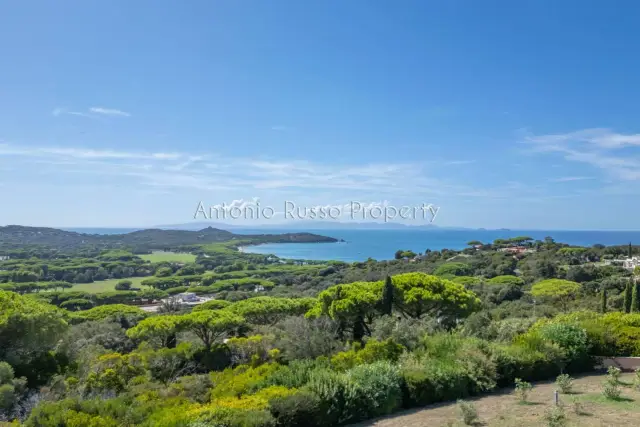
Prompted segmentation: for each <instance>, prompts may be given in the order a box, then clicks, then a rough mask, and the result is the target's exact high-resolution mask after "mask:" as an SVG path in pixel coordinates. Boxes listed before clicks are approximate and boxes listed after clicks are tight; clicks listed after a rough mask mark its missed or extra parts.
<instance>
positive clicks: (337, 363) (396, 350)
mask: <svg viewBox="0 0 640 427" xmlns="http://www.w3.org/2000/svg"><path fill="white" fill-rule="evenodd" d="M403 351H404V347H403V346H401V345H400V344H396V343H395V342H393V340H392V339H387V340H385V341H378V340H376V339H371V340H369V341H367V343H366V345H365V347H364V348H362V349H359V348H358V347H357V345H356V346H354V348H353V349H351V350H349V351H343V352H340V353H338V354H336V355H335V356H333V357H332V358H331V365H332V366H333V367H334V368H335V369H337V370H339V371H344V370H347V369H350V368H353V367H354V366H357V365H361V364H364V363H373V362H377V361H379V360H388V361H392V362H396V361H397V360H398V358H399V357H400V355H401V354H402V352H403Z"/></svg>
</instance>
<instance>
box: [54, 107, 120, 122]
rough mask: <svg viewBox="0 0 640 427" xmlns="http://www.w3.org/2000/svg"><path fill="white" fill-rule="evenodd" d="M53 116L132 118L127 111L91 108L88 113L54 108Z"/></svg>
mask: <svg viewBox="0 0 640 427" xmlns="http://www.w3.org/2000/svg"><path fill="white" fill-rule="evenodd" d="M51 114H52V115H53V116H55V117H59V116H63V115H70V116H79V117H86V118H88V119H96V118H98V117H101V116H102V117H104V116H111V117H131V114H129V113H127V112H126V111H121V110H117V109H115V108H104V107H91V108H89V109H88V110H87V111H73V110H69V109H68V108H62V107H57V108H54V109H53V111H52V112H51Z"/></svg>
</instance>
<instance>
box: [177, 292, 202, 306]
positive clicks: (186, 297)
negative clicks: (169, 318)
mask: <svg viewBox="0 0 640 427" xmlns="http://www.w3.org/2000/svg"><path fill="white" fill-rule="evenodd" d="M176 298H178V301H179V302H181V303H183V304H189V303H194V302H199V301H200V298H198V296H197V295H196V294H194V293H193V292H184V293H182V294H178V295H176Z"/></svg>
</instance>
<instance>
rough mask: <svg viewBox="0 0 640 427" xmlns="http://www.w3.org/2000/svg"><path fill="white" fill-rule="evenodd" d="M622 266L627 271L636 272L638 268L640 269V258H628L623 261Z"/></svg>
mask: <svg viewBox="0 0 640 427" xmlns="http://www.w3.org/2000/svg"><path fill="white" fill-rule="evenodd" d="M622 266H623V267H624V268H626V269H627V270H634V269H635V268H636V267H640V257H637V256H634V257H631V258H627V259H625V260H623V261H622Z"/></svg>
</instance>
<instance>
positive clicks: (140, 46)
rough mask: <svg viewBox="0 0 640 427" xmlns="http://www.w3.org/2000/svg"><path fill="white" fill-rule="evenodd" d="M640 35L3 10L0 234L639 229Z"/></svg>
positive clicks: (307, 16)
mask: <svg viewBox="0 0 640 427" xmlns="http://www.w3.org/2000/svg"><path fill="white" fill-rule="evenodd" d="M639 13H640V4H638V3H637V2H632V1H618V2H616V3H615V7H613V6H612V4H611V3H610V2H604V1H598V2H594V1H569V0H567V1H562V2H558V1H547V0H540V1H535V2H533V1H532V2H513V1H483V2H477V1H471V0H469V1H456V0H450V1H423V0H419V1H403V2H400V3H398V2H390V1H368V0H352V1H348V2H345V1H337V0H323V1H309V2H300V1H281V0H276V1H273V2H266V1H250V2H237V1H216V2H212V1H195V0H193V1H189V2H175V1H157V0H156V1H135V2H125V1H109V2H86V1H79V0H78V1H76V0H67V1H64V2H4V3H3V4H2V5H0V52H2V56H3V59H4V60H3V61H2V62H3V66H2V67H0V191H1V192H2V194H3V196H4V197H3V200H5V204H3V206H2V209H0V224H25V225H48V226H67V227H70V226H151V225H157V224H167V223H182V222H189V221H190V220H192V219H193V216H194V212H195V210H196V208H197V205H198V203H199V202H200V201H202V202H203V203H204V204H205V205H207V206H209V205H216V204H219V203H223V202H224V203H230V202H231V201H232V200H243V201H245V202H246V201H248V200H252V199H253V198H256V197H257V198H259V199H260V202H261V203H262V205H263V206H267V205H269V206H274V207H281V206H282V205H283V203H284V201H293V202H294V203H296V205H298V206H305V207H307V206H316V205H323V206H325V205H344V204H346V203H349V202H350V201H354V200H356V201H360V202H363V203H373V204H377V203H383V202H384V201H386V202H387V203H388V204H389V205H394V206H415V205H421V204H422V203H425V202H427V203H432V204H434V205H435V206H439V207H440V208H441V210H440V212H439V214H438V217H437V219H436V221H435V224H437V225H442V226H468V227H491V228H500V227H506V228H540V229H638V228H640V227H639V226H638V220H637V218H638V216H637V212H638V210H639V209H640V197H638V195H639V193H640V155H639V154H640V122H638V120H637V118H638V113H639V112H640V111H639V110H640V108H639V107H638V104H637V99H638V98H639V95H640V77H638V73H637V71H638V69H639V65H640V56H639V55H637V54H636V48H637V45H638V42H639V41H640V40H639V39H640V37H639V36H640V29H638V26H637V17H638V16H639ZM239 203H240V204H242V203H243V202H239Z"/></svg>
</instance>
